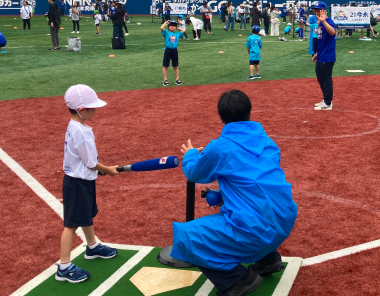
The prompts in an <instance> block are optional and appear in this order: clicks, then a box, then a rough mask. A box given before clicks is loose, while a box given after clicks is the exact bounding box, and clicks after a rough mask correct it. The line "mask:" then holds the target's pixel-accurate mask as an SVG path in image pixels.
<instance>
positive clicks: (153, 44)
mask: <svg viewBox="0 0 380 296" xmlns="http://www.w3.org/2000/svg"><path fill="white" fill-rule="evenodd" d="M49 35H50V34H49ZM242 40H243V39H242ZM244 40H245V39H244ZM296 41H298V40H289V41H288V42H296ZM262 42H263V43H272V42H280V41H269V40H268V41H265V40H264V41H262ZM198 43H199V42H186V43H185V42H184V43H182V44H183V45H195V44H198ZM201 43H202V44H208V43H209V44H242V43H244V42H239V41H231V42H216V41H206V42H201ZM147 45H148V46H165V43H149V44H146V43H144V44H143V43H126V44H125V46H147ZM97 46H106V47H110V48H111V47H112V46H111V45H109V44H97V45H87V44H82V47H97ZM40 47H41V48H42V47H43V48H45V47H46V46H16V47H9V46H7V48H8V49H20V48H40Z"/></svg>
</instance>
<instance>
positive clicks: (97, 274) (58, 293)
mask: <svg viewBox="0 0 380 296" xmlns="http://www.w3.org/2000/svg"><path fill="white" fill-rule="evenodd" d="M136 253H137V251H126V250H119V252H118V254H117V256H116V257H115V258H112V259H109V260H105V259H94V260H86V259H84V253H82V254H81V255H79V256H78V257H77V258H75V259H74V260H73V263H74V264H76V265H77V266H79V267H80V268H82V269H83V270H87V271H89V272H90V274H91V276H90V278H89V279H88V280H87V281H85V282H83V283H79V284H71V283H69V282H59V281H56V280H55V278H54V277H55V274H54V275H52V276H51V277H49V278H48V279H47V280H46V281H44V282H43V283H42V284H41V285H39V286H37V287H36V288H34V289H33V290H32V291H30V292H29V293H28V294H27V295H28V296H33V295H36V296H41V295H49V296H67V295H75V296H82V295H83V296H85V295H88V294H90V293H91V292H92V291H94V290H95V289H96V288H97V287H98V286H99V285H100V284H102V283H103V282H104V281H105V280H106V279H108V278H109V277H110V276H111V275H112V274H113V273H115V272H116V270H118V269H119V268H120V267H121V266H122V265H123V264H124V263H125V262H127V261H128V260H129V259H130V258H131V257H132V256H133V255H135V254H136Z"/></svg>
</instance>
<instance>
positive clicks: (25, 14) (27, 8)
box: [20, 6, 32, 20]
mask: <svg viewBox="0 0 380 296" xmlns="http://www.w3.org/2000/svg"><path fill="white" fill-rule="evenodd" d="M20 12H21V13H22V19H23V20H26V19H28V18H30V17H29V14H30V13H31V12H32V8H31V7H30V6H22V7H21V10H20Z"/></svg>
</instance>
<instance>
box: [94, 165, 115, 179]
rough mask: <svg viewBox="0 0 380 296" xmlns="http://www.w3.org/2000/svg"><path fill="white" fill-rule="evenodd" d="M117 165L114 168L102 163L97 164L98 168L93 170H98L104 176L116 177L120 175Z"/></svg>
mask: <svg viewBox="0 0 380 296" xmlns="http://www.w3.org/2000/svg"><path fill="white" fill-rule="evenodd" d="M117 167H118V166H117V165H113V166H105V165H103V164H101V163H100V162H98V163H97V165H96V167H94V168H93V170H97V171H99V172H101V173H103V174H107V175H109V176H116V175H118V174H119V172H118V171H116V168H117Z"/></svg>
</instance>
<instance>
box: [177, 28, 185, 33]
mask: <svg viewBox="0 0 380 296" xmlns="http://www.w3.org/2000/svg"><path fill="white" fill-rule="evenodd" d="M177 29H178V30H179V31H181V32H182V34H183V33H185V32H186V29H181V28H177Z"/></svg>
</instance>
